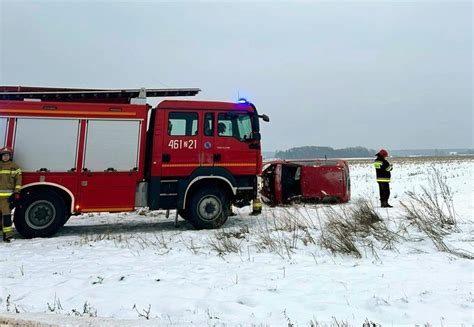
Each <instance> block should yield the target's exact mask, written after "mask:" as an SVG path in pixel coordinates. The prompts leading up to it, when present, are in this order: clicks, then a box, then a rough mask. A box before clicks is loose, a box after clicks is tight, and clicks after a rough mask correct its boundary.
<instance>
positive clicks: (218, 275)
mask: <svg viewBox="0 0 474 327" xmlns="http://www.w3.org/2000/svg"><path fill="white" fill-rule="evenodd" d="M433 167H434V168H435V169H437V171H438V172H440V173H441V174H442V175H443V176H444V177H445V178H446V182H447V184H448V185H449V186H450V187H451V189H452V191H453V201H454V202H453V203H454V208H455V210H456V214H457V221H458V226H457V227H458V228H457V230H453V232H452V233H450V234H448V235H446V236H445V237H444V242H445V244H446V245H447V246H448V247H449V249H450V250H453V251H457V252H458V253H464V254H467V256H469V255H471V256H472V255H473V253H474V217H473V212H474V210H473V209H474V184H473V182H472V181H473V180H474V178H473V177H474V159H472V158H465V159H455V160H441V159H439V160H438V159H437V160H421V159H420V160H406V161H404V160H397V161H394V170H393V175H392V176H393V182H392V184H391V187H392V196H391V201H390V202H391V204H392V205H394V208H393V209H381V208H379V204H378V200H377V198H378V189H377V184H376V183H375V181H374V179H375V178H374V171H373V168H372V166H371V162H368V161H367V162H366V161H361V162H358V163H353V164H351V167H350V168H351V178H352V200H351V202H350V203H349V204H344V205H338V206H332V207H330V208H332V209H335V210H336V212H346V211H347V210H348V209H349V208H351V207H354V206H356V205H357V202H358V201H359V200H363V199H367V200H369V201H371V202H372V203H373V205H374V207H375V210H376V211H377V212H378V213H379V215H380V216H381V217H382V218H383V220H384V222H385V223H386V224H387V226H389V227H390V228H391V229H392V230H393V231H396V232H397V233H398V235H400V238H399V239H398V240H397V241H396V242H394V243H393V244H392V246H391V247H384V244H383V242H378V241H376V240H374V239H373V238H371V237H370V236H368V237H367V239H364V238H361V239H359V240H357V242H356V244H357V246H358V247H359V249H360V251H361V254H362V258H357V257H355V256H351V255H342V254H332V253H331V252H329V251H328V250H327V249H325V248H324V247H323V246H322V245H321V242H320V237H321V235H322V234H321V229H322V228H321V227H322V226H325V221H326V220H327V214H328V210H331V209H330V208H328V207H326V206H322V205H306V206H302V205H300V206H295V207H291V208H290V207H284V208H269V207H264V212H263V214H262V215H261V216H258V217H252V216H250V215H249V212H250V209H249V208H243V209H241V210H239V211H238V215H237V216H236V217H231V218H230V219H229V221H228V222H227V224H226V225H225V228H224V229H221V230H216V231H196V230H193V229H192V227H191V226H190V225H189V224H188V223H187V222H186V221H183V220H180V221H179V226H178V227H177V228H175V227H174V221H173V219H172V218H169V219H166V218H165V216H164V212H142V213H140V214H139V213H130V214H94V215H84V216H78V217H73V218H71V220H70V221H69V222H68V224H67V225H66V226H65V227H64V228H63V229H62V230H61V231H60V232H59V233H58V234H57V235H56V236H55V237H53V238H50V239H32V240H25V239H21V238H20V237H19V238H18V239H16V240H15V241H14V242H12V243H11V244H2V245H0V325H1V323H2V321H5V317H9V318H14V319H24V320H22V322H21V324H23V323H24V321H25V320H29V319H34V320H36V321H40V322H43V323H49V324H57V325H73V326H77V325H88V324H92V325H97V326H104V325H108V326H114V325H123V326H129V325H134V326H135V325H136V326H141V325H159V326H163V325H165V326H166V325H178V326H183V325H196V326H207V325H210V326H236V325H237V326H249V325H250V326H251V325H255V326H267V325H271V326H290V325H291V326H311V325H313V326H316V325H320V326H324V325H327V326H331V325H333V326H343V325H351V326H361V325H362V324H363V323H364V322H373V323H376V324H380V325H383V326H390V325H392V326H394V325H412V326H413V325H416V324H418V325H424V324H426V323H429V324H431V325H438V326H440V325H442V326H448V325H457V326H459V325H465V326H471V325H472V324H474V289H473V273H474V265H473V260H470V259H467V258H463V257H462V256H460V255H458V254H453V253H449V252H446V251H439V250H438V249H437V247H436V246H435V244H434V243H433V242H432V241H431V240H430V239H429V238H428V237H427V236H426V234H424V233H422V232H420V231H419V230H417V228H415V227H414V226H413V225H410V224H409V221H408V220H407V218H406V214H405V212H404V210H403V208H402V206H401V204H400V202H401V201H408V200H409V199H408V196H407V194H406V192H407V191H415V192H418V191H419V190H420V189H421V186H423V185H425V186H428V185H429V178H430V175H431V174H432V173H433V170H432V169H433ZM285 221H287V222H289V223H288V224H285ZM296 221H297V222H298V227H297V228H293V227H294V225H292V222H296ZM292 226H293V227H292ZM323 229H324V227H323ZM323 232H324V230H323ZM370 240H372V241H373V242H369V241H370ZM385 245H386V244H385ZM232 251H235V252H232ZM18 312H19V313H18ZM2 317H3V319H2Z"/></svg>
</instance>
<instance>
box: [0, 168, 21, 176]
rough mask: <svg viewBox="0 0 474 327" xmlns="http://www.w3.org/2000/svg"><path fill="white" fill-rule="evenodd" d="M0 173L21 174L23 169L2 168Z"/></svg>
mask: <svg viewBox="0 0 474 327" xmlns="http://www.w3.org/2000/svg"><path fill="white" fill-rule="evenodd" d="M0 174H12V175H21V169H20V168H18V169H16V170H11V169H0Z"/></svg>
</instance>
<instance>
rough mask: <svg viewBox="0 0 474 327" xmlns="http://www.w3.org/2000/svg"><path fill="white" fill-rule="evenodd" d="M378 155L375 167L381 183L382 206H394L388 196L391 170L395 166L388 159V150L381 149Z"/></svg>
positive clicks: (378, 181) (378, 180)
mask: <svg viewBox="0 0 474 327" xmlns="http://www.w3.org/2000/svg"><path fill="white" fill-rule="evenodd" d="M376 156H377V158H376V159H375V161H374V167H375V173H376V174H377V183H378V184H379V192H380V206H381V207H382V208H392V206H391V205H390V204H388V198H389V197H390V177H391V173H390V172H391V171H392V169H393V166H392V164H391V163H389V162H388V161H387V157H388V152H387V150H385V149H380V151H379V152H378V153H377V154H376Z"/></svg>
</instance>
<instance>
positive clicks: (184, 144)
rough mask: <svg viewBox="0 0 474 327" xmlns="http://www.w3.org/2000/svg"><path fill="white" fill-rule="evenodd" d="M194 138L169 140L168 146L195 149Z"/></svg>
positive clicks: (174, 148)
mask: <svg viewBox="0 0 474 327" xmlns="http://www.w3.org/2000/svg"><path fill="white" fill-rule="evenodd" d="M196 143H197V142H196V140H170V141H169V143H168V146H169V147H170V148H171V149H173V150H176V149H189V150H192V149H196Z"/></svg>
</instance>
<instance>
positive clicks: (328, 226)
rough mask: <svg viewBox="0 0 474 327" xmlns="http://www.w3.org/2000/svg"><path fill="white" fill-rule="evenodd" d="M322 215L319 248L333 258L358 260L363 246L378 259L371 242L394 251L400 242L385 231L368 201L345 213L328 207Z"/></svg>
mask: <svg viewBox="0 0 474 327" xmlns="http://www.w3.org/2000/svg"><path fill="white" fill-rule="evenodd" d="M325 212H326V216H327V220H326V221H325V222H324V223H323V224H321V238H320V240H319V244H320V245H321V246H322V247H323V248H325V249H328V250H329V251H331V253H333V254H346V255H352V256H354V257H356V258H361V257H362V251H361V246H365V247H367V248H369V249H370V250H371V252H372V254H373V255H374V256H375V257H378V256H377V252H376V250H375V248H376V244H375V243H374V241H373V240H372V239H374V240H375V241H377V242H378V243H380V244H381V245H382V246H381V247H382V248H383V249H393V248H394V244H395V243H396V242H397V241H398V239H399V238H400V236H399V235H398V233H395V232H392V231H391V230H390V229H389V228H388V227H387V225H386V224H385V223H384V222H383V221H382V219H381V218H380V216H379V214H378V213H377V212H376V211H375V209H374V208H373V206H372V205H371V204H370V202H368V201H359V202H357V203H356V204H355V205H354V206H352V207H349V208H347V209H346V210H338V209H337V208H336V209H335V208H333V207H329V208H326V210H325Z"/></svg>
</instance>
